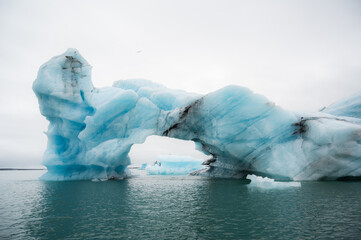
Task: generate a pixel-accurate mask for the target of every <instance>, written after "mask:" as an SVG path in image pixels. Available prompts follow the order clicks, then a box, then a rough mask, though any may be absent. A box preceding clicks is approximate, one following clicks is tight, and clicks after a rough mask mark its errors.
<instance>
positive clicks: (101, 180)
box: [92, 178, 108, 182]
mask: <svg viewBox="0 0 361 240" xmlns="http://www.w3.org/2000/svg"><path fill="white" fill-rule="evenodd" d="M104 181H108V179H106V178H93V179H92V182H104Z"/></svg>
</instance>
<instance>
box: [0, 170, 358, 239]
mask: <svg viewBox="0 0 361 240" xmlns="http://www.w3.org/2000/svg"><path fill="white" fill-rule="evenodd" d="M42 173H44V171H0V239H360V238H361V203H360V199H361V182H303V183H302V186H301V187H295V188H286V189H259V188H252V187H250V186H249V185H248V184H247V183H248V182H246V181H240V180H230V179H206V178H199V177H191V176H139V177H134V178H130V179H126V180H119V181H104V182H92V181H73V182H42V181H39V180H37V178H38V177H39V176H40V175H41V174H42Z"/></svg>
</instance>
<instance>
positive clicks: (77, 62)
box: [33, 49, 361, 180]
mask: <svg viewBox="0 0 361 240" xmlns="http://www.w3.org/2000/svg"><path fill="white" fill-rule="evenodd" d="M33 90H34V92H35V94H36V96H37V98H38V101H39V106H40V112H41V114H42V115H44V116H45V117H46V118H47V120H48V121H49V127H48V130H47V132H46V135H47V137H48V145H47V150H46V152H45V153H44V156H43V164H44V165H45V166H46V167H47V169H48V172H47V173H46V174H45V175H44V176H42V179H44V180H80V179H110V178H124V177H127V176H129V175H130V171H129V170H128V168H127V166H128V165H129V164H130V158H129V156H128V153H129V151H130V149H131V147H132V145H133V144H140V143H143V142H144V141H145V139H146V138H147V137H148V136H151V135H159V136H168V137H172V138H178V139H183V140H191V141H194V142H195V143H196V149H197V150H199V151H202V152H204V153H205V154H207V155H209V157H210V158H209V160H207V161H205V162H204V163H203V164H204V165H206V166H208V167H207V168H205V169H201V170H198V171H195V172H192V175H202V176H209V177H228V178H242V179H245V178H246V176H247V175H248V174H256V175H260V176H267V177H271V178H273V179H275V180H323V179H328V180H336V179H338V178H343V177H358V176H361V119H360V118H359V117H360V111H359V110H357V109H360V101H361V100H360V99H361V96H359V97H354V99H352V100H351V101H349V102H348V101H346V102H344V104H342V103H341V104H340V105H338V107H337V109H343V110H342V111H341V110H338V111H336V110H335V111H331V110H332V109H336V108H335V107H333V108H332V107H331V106H332V105H331V106H330V108H329V109H328V111H322V112H309V113H301V112H293V111H287V110H285V109H282V108H281V107H279V106H277V105H276V104H274V103H273V102H271V101H269V100H268V99H267V98H266V97H264V96H261V95H259V94H255V93H253V92H252V91H251V90H249V89H247V88H245V87H240V86H228V87H224V88H222V89H220V90H218V91H215V92H211V93H209V94H206V95H200V94H195V93H188V92H185V91H181V90H172V89H168V88H166V87H164V86H162V85H160V84H156V83H153V82H151V81H148V80H144V79H130V80H121V81H116V82H115V83H114V84H113V86H112V87H104V88H96V87H94V86H93V84H92V81H91V66H90V65H89V64H88V63H87V61H86V60H85V59H84V58H83V57H82V56H81V55H80V54H79V52H78V51H77V50H76V49H69V50H67V51H66V52H65V53H64V54H62V55H60V56H56V57H54V58H52V59H51V60H49V61H48V62H46V63H45V64H43V65H42V66H41V67H40V69H39V72H38V76H37V78H36V80H35V82H34V84H33ZM349 103H352V104H349ZM350 108H352V109H351V110H350V111H348V110H347V109H350ZM326 109H327V108H326ZM346 112H352V114H344V113H346Z"/></svg>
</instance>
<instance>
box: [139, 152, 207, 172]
mask: <svg viewBox="0 0 361 240" xmlns="http://www.w3.org/2000/svg"><path fill="white" fill-rule="evenodd" d="M202 163H203V160H199V159H194V158H191V157H186V156H174V155H168V156H159V157H158V158H157V162H156V163H154V164H153V165H147V166H146V168H145V170H146V171H147V173H148V174H149V175H188V174H189V173H191V172H194V171H198V170H201V169H203V168H205V166H204V165H202Z"/></svg>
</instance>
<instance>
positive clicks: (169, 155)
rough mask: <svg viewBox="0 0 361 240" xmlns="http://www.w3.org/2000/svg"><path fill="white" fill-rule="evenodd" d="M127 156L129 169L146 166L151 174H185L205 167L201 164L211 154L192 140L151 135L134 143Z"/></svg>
mask: <svg viewBox="0 0 361 240" xmlns="http://www.w3.org/2000/svg"><path fill="white" fill-rule="evenodd" d="M129 157H130V160H131V165H130V166H129V168H130V169H137V168H141V167H145V166H146V170H147V172H148V174H151V175H186V174H187V173H190V172H192V170H194V171H195V170H199V169H200V168H205V166H203V165H201V164H202V163H203V162H204V161H207V160H209V158H210V157H211V156H209V155H206V154H204V153H203V152H201V151H199V150H197V148H196V143H195V142H193V141H187V140H181V139H176V138H170V137H166V136H157V135H151V136H148V137H147V139H146V140H145V142H144V143H142V144H134V145H133V146H132V148H131V150H130V152H129ZM162 164H163V166H162Z"/></svg>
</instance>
